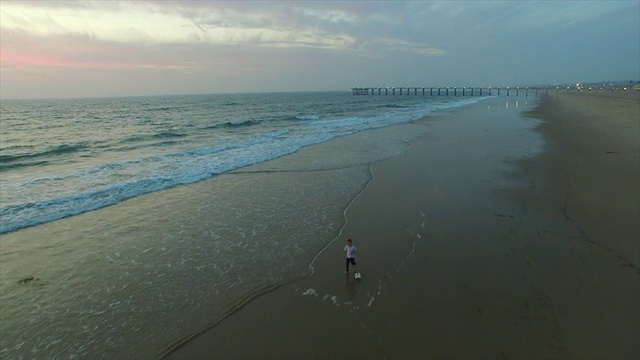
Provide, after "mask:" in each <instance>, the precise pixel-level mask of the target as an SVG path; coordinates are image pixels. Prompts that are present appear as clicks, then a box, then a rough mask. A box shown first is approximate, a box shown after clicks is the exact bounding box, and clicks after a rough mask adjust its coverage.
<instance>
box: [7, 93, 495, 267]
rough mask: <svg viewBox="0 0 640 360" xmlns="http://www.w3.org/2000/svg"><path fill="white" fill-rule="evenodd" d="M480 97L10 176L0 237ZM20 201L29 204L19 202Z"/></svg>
mask: <svg viewBox="0 0 640 360" xmlns="http://www.w3.org/2000/svg"><path fill="white" fill-rule="evenodd" d="M482 99H483V98H469V99H462V100H456V101H450V102H441V103H426V104H421V105H415V106H409V107H400V108H396V109H394V110H393V111H387V112H383V113H379V114H370V115H361V116H351V117H343V118H337V119H322V118H321V116H320V115H315V114H314V115H299V116H297V118H299V119H301V120H313V121H309V122H305V123H302V125H299V126H297V127H295V128H293V127H292V128H287V129H280V130H270V131H266V132H256V133H253V134H251V135H250V136H246V135H242V136H244V137H238V138H237V139H236V140H235V141H233V142H228V143H224V144H218V145H213V146H204V147H198V148H192V149H183V150H179V151H174V152H169V153H164V154H155V155H151V156H147V157H141V158H137V159H129V160H126V161H120V162H115V163H110V164H99V165H95V166H89V167H84V168H80V169H75V170H69V171H66V172H63V173H56V174H41V175H40V176H37V177H36V178H32V179H12V180H11V181H8V182H4V183H3V184H2V190H3V193H5V194H22V195H20V198H17V199H13V200H7V199H6V198H5V199H4V200H3V202H4V204H5V205H4V206H2V207H0V219H1V220H0V234H2V233H6V232H10V231H14V230H18V229H21V228H25V227H29V226H34V225H38V224H42V223H46V222H50V221H54V220H57V219H61V218H64V217H68V216H73V215H78V214H81V213H84V212H88V211H93V210H97V209H100V208H103V207H106V206H110V205H113V204H116V203H118V202H121V201H124V200H127V199H130V198H133V197H136V196H140V195H143V194H148V193H151V192H156V191H161V190H165V189H168V188H171V187H174V186H178V185H183V184H190V183H194V182H198V181H201V180H204V179H207V178H210V177H211V176H214V175H217V174H222V173H226V172H229V171H232V170H236V169H239V168H242V167H245V166H249V165H254V164H257V163H261V162H264V161H268V160H271V159H274V158H277V157H280V156H283V155H287V154H291V153H293V152H296V151H298V150H300V149H301V148H303V147H306V146H309V145H314V144H318V143H322V142H326V141H328V140H331V139H333V138H335V137H337V136H344V135H349V134H353V133H355V132H359V131H363V130H367V129H373V128H380V127H385V126H390V125H394V124H400V123H406V122H408V121H413V120H416V119H419V118H421V117H423V116H425V115H427V114H429V113H431V112H433V111H438V110H444V109H450V108H455V107H460V106H466V105H469V104H472V103H475V102H478V101H480V100H482ZM237 136H240V135H237ZM14 180H15V181H14ZM44 189H47V190H46V191H44ZM24 199H28V201H27V202H24ZM7 204H10V205H7ZM323 250H324V249H323ZM321 252H322V251H321ZM313 261H315V258H314V260H313ZM313 261H312V263H311V264H310V267H311V268H312V265H313ZM312 272H313V269H312Z"/></svg>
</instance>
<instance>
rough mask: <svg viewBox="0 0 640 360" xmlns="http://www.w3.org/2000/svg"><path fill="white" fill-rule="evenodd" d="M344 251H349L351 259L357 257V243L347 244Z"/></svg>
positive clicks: (348, 257) (348, 256)
mask: <svg viewBox="0 0 640 360" xmlns="http://www.w3.org/2000/svg"><path fill="white" fill-rule="evenodd" d="M344 251H346V252H347V259H350V258H353V259H355V258H356V247H355V245H351V246H349V245H346V246H345V247H344Z"/></svg>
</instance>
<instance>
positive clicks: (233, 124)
mask: <svg viewBox="0 0 640 360" xmlns="http://www.w3.org/2000/svg"><path fill="white" fill-rule="evenodd" d="M259 123H260V121H258V120H244V121H237V122H232V121H227V122H225V123H222V124H220V125H221V126H223V127H228V128H239V127H245V126H253V125H257V124H259Z"/></svg>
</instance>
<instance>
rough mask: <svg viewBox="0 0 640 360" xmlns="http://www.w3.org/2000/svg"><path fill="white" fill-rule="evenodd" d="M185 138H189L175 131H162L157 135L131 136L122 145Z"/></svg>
mask: <svg viewBox="0 0 640 360" xmlns="http://www.w3.org/2000/svg"><path fill="white" fill-rule="evenodd" d="M185 136H189V135H187V134H184V133H180V132H174V131H161V132H158V133H155V134H141V135H133V136H129V137H127V138H125V139H123V140H122V141H120V143H130V142H140V141H149V140H156V139H171V138H182V137H185Z"/></svg>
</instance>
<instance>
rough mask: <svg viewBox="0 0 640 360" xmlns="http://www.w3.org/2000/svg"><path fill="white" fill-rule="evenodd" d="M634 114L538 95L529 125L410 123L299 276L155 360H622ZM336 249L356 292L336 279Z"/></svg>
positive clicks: (634, 337) (630, 289) (471, 117)
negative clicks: (355, 252) (358, 276)
mask: <svg viewBox="0 0 640 360" xmlns="http://www.w3.org/2000/svg"><path fill="white" fill-rule="evenodd" d="M638 100H639V99H638V97H637V96H635V95H633V94H631V95H629V94H627V95H626V96H610V95H608V94H604V95H603V94H599V95H598V94H594V93H583V94H580V95H571V94H563V95H560V96H558V97H556V96H549V97H546V98H545V99H544V101H543V102H542V104H541V106H539V107H538V108H536V109H535V110H534V111H528V112H526V113H525V115H526V116H528V117H531V118H538V119H542V120H543V121H537V120H533V119H531V120H523V118H522V117H521V113H522V110H528V109H526V107H525V108H524V109H523V106H522V105H523V103H524V100H522V99H521V100H520V104H519V105H520V107H516V105H517V104H518V102H517V100H513V99H510V100H499V99H496V100H491V101H490V102H488V103H481V104H478V105H476V106H472V107H469V108H465V109H461V110H458V111H455V112H452V113H451V114H447V115H445V116H438V117H435V118H430V119H424V120H421V121H420V122H418V123H416V124H415V125H414V126H428V127H430V128H431V131H430V132H428V134H427V135H425V136H423V137H421V138H419V139H417V140H415V141H412V142H411V149H410V150H409V151H408V152H407V153H406V154H404V155H402V156H398V157H395V158H392V159H387V160H384V161H380V162H376V163H373V164H371V171H372V173H373V174H374V179H373V181H372V182H371V183H370V186H369V187H368V189H367V190H366V191H365V192H364V193H362V194H361V196H359V197H358V198H357V199H356V200H355V201H354V202H353V204H352V206H351V207H350V208H349V209H348V211H347V213H346V215H347V219H348V222H347V224H346V226H345V228H344V231H343V233H342V234H341V236H340V237H339V238H338V239H337V241H336V242H335V243H333V244H331V245H330V246H329V247H328V248H327V249H326V251H325V253H323V254H322V256H320V257H319V258H318V259H317V261H316V262H315V263H314V268H315V273H314V275H313V276H311V277H307V278H305V279H303V280H301V281H298V282H296V283H294V284H291V285H287V286H284V287H281V288H279V289H277V290H275V291H273V292H270V293H267V294H265V295H263V296H260V297H258V298H256V299H254V300H253V301H251V302H249V303H248V304H247V305H246V306H244V307H243V308H242V309H240V310H239V311H238V312H236V313H234V314H232V315H231V316H229V317H227V318H226V319H224V320H223V321H221V322H220V323H218V324H217V325H216V326H214V327H212V328H210V329H209V330H207V331H205V332H203V333H202V334H200V335H199V336H197V337H194V338H193V339H191V341H189V342H187V343H186V344H184V345H183V346H181V347H179V348H177V350H176V351H174V352H172V353H170V354H169V355H168V358H172V359H200V358H202V359H205V358H206V359H211V358H216V359H286V358H287V359H288V358H290V359H425V358H427V359H529V358H532V359H550V358H558V359H567V358H568V359H631V358H634V357H635V356H636V355H637V354H638V353H640V345H638V344H639V342H638V339H640V306H638V304H639V303H640V285H639V284H640V282H639V281H638V280H640V273H639V270H638V267H639V266H640V262H639V256H640V251H639V250H640V249H639V239H640V236H639V232H638V231H639V230H638V220H639V212H638V211H639V202H640V194H639V188H638V185H637V184H638V183H640V170H639V166H638V159H639V157H638V155H639V139H640V136H639V124H638V122H639V120H638V119H639V116H638V115H639V114H640V103H639V101H638ZM505 101H506V104H505ZM500 102H502V103H500ZM498 105H499V106H498ZM505 105H506V106H505ZM536 125H537V128H536V130H537V132H538V133H539V134H542V138H544V140H545V142H544V144H545V145H544V151H543V152H541V153H540V154H538V155H537V156H533V157H532V156H531V155H532V154H535V152H536V150H537V149H539V148H540V147H541V146H542V142H541V137H540V136H537V135H536V133H534V132H533V131H532V130H531V127H533V126H536ZM346 238H353V239H354V242H355V245H356V246H358V248H359V256H360V262H359V270H360V271H361V272H362V273H363V279H362V280H361V281H355V280H353V279H352V278H351V277H345V275H344V274H343V273H342V272H343V264H344V262H343V259H342V248H343V246H344V240H346Z"/></svg>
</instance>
